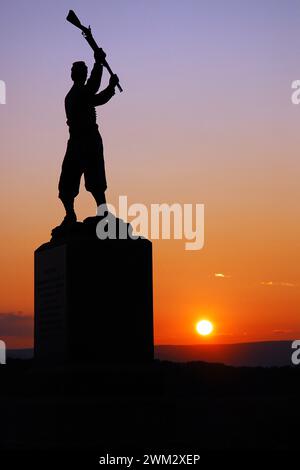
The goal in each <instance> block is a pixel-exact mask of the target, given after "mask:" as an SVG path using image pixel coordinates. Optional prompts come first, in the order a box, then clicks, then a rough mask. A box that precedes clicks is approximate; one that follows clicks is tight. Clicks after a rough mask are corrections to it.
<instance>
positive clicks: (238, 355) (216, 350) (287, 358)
mask: <svg viewBox="0 0 300 470" xmlns="http://www.w3.org/2000/svg"><path fill="white" fill-rule="evenodd" d="M291 344H292V340H291V341H263V342H258V343H236V344H199V345H198V344H197V345H180V346H178V345H157V346H155V358H156V359H160V360H162V361H173V362H190V361H203V362H214V363H216V362H218V363H223V364H226V365H230V366H236V367H243V366H246V367H282V366H289V365H291V354H292V349H291ZM7 357H8V358H13V359H30V358H32V357H33V349H29V348H28V349H10V350H8V351H7Z"/></svg>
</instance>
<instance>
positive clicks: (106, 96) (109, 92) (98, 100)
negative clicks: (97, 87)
mask: <svg viewBox="0 0 300 470" xmlns="http://www.w3.org/2000/svg"><path fill="white" fill-rule="evenodd" d="M118 83H119V78H118V77H117V75H112V76H111V77H110V80H109V85H108V86H107V87H106V88H105V89H104V90H102V91H100V93H97V94H96V95H94V96H93V98H92V100H93V105H94V106H101V105H102V104H105V103H107V102H108V101H109V100H110V99H111V98H112V97H113V96H114V94H115V87H116V86H117V84H118Z"/></svg>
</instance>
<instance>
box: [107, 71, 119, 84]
mask: <svg viewBox="0 0 300 470" xmlns="http://www.w3.org/2000/svg"><path fill="white" fill-rule="evenodd" d="M118 83H119V77H118V75H116V74H115V73H114V74H112V75H111V76H110V79H109V86H111V87H116V86H117V85H118Z"/></svg>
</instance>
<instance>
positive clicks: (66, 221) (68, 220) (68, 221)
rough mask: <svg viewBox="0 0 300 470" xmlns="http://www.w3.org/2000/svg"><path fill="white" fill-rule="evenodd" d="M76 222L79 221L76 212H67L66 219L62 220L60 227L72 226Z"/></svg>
mask: <svg viewBox="0 0 300 470" xmlns="http://www.w3.org/2000/svg"><path fill="white" fill-rule="evenodd" d="M76 222H77V217H76V214H75V212H74V213H73V214H67V215H66V216H65V218H64V220H63V221H62V223H61V224H60V227H61V228H63V227H71V226H72V225H74V224H76Z"/></svg>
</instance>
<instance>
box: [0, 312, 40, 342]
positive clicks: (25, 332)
mask: <svg viewBox="0 0 300 470" xmlns="http://www.w3.org/2000/svg"><path fill="white" fill-rule="evenodd" d="M32 334H33V317H32V316H29V315H24V314H22V313H20V312H12V313H0V338H2V339H3V338H9V337H16V336H17V337H19V338H27V337H29V336H32Z"/></svg>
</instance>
